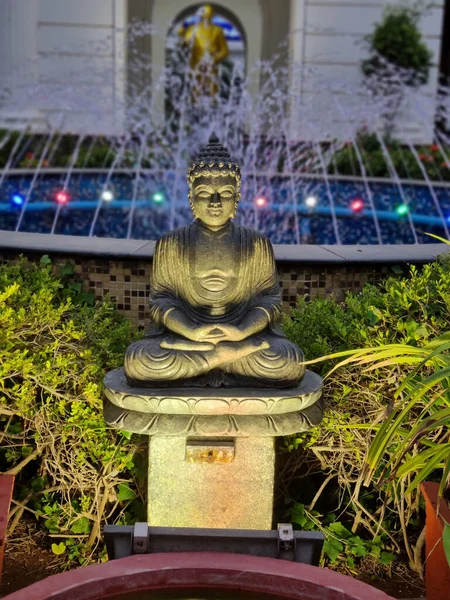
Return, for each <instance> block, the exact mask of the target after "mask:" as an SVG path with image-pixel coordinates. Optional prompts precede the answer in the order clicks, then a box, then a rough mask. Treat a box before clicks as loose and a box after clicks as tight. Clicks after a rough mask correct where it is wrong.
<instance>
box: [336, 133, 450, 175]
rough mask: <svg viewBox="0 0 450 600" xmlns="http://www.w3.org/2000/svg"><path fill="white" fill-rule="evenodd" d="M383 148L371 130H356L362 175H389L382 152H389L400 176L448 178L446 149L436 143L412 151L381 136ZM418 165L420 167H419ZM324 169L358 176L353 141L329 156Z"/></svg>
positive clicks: (449, 155) (449, 166)
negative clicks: (326, 166) (357, 131)
mask: <svg viewBox="0 0 450 600" xmlns="http://www.w3.org/2000/svg"><path fill="white" fill-rule="evenodd" d="M384 143H385V150H384V152H383V148H382V146H381V143H380V139H379V137H378V136H377V135H376V134H374V133H366V132H360V133H359V134H358V136H357V138H356V144H357V146H358V149H359V154H360V156H361V159H362V163H363V166H364V169H365V173H366V175H369V176H372V177H387V178H392V175H393V173H392V172H391V170H390V169H389V165H388V161H387V160H386V156H385V152H387V153H388V154H389V157H390V160H391V162H392V165H393V167H394V169H395V172H396V173H397V175H398V176H399V177H400V178H402V179H419V180H423V179H425V175H424V172H425V174H426V176H427V177H428V178H429V179H431V180H432V181H433V180H435V181H439V180H443V181H450V150H449V149H448V148H447V147H440V146H439V145H437V144H431V145H430V146H418V147H416V148H415V149H414V150H415V153H414V152H413V150H412V149H411V148H410V147H409V146H403V145H401V144H400V142H398V141H396V140H393V139H389V140H388V139H384ZM421 167H422V168H421ZM328 172H329V173H332V174H336V175H357V176H362V175H363V172H362V169H361V160H360V159H359V157H358V154H357V152H356V150H355V146H354V144H350V143H349V144H347V145H345V146H344V147H343V148H341V149H339V150H338V151H337V152H335V153H334V155H333V156H332V157H331V160H330V162H329V166H328Z"/></svg>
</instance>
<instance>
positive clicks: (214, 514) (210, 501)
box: [148, 435, 275, 530]
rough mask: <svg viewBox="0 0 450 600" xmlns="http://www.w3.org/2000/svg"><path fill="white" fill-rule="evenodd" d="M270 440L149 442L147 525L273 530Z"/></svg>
mask: <svg viewBox="0 0 450 600" xmlns="http://www.w3.org/2000/svg"><path fill="white" fill-rule="evenodd" d="M274 470H275V440H274V438H273V437H251V438H246V437H238V438H234V439H233V438H231V439H230V438H227V439H223V440H220V439H211V438H203V439H197V440H188V439H187V438H186V437H168V436H160V435H155V436H152V437H151V438H150V440H149V470H148V523H149V525H151V526H154V527H199V528H215V529H266V530H267V529H271V528H272V509H273V486H274Z"/></svg>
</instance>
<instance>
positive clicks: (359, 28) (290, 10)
mask: <svg viewBox="0 0 450 600" xmlns="http://www.w3.org/2000/svg"><path fill="white" fill-rule="evenodd" d="M443 2H444V0H437V1H436V2H435V3H434V4H433V5H432V6H431V7H430V9H429V10H428V11H427V13H426V15H425V16H424V17H423V19H422V20H421V23H420V27H421V30H422V33H423V35H424V38H425V41H426V43H427V44H428V46H429V48H430V49H431V50H432V52H433V67H432V70H431V74H430V78H429V81H428V83H427V85H426V86H424V87H422V88H421V90H420V95H421V99H422V105H421V108H420V110H421V111H422V116H421V117H420V118H418V117H417V114H418V113H419V112H420V111H417V110H416V111H415V116H411V115H412V113H410V112H408V111H406V112H405V113H404V115H403V119H402V122H401V132H402V136H403V137H404V138H407V139H408V140H410V141H414V142H422V141H427V140H429V139H430V137H432V131H433V125H434V109H433V107H434V98H435V96H436V89H437V81H438V72H439V65H440V64H443V62H442V54H443V48H442V30H443V24H444V21H445V19H444V8H445V6H444V3H443ZM211 4H212V5H213V7H214V8H215V9H216V13H217V14H218V15H219V17H221V18H222V19H223V20H224V22H228V23H230V24H231V25H232V27H233V28H234V30H235V31H238V32H239V35H240V44H241V46H242V48H241V50H242V52H241V55H242V60H243V62H244V70H245V71H246V72H247V73H250V72H251V73H252V79H251V84H250V90H251V92H252V93H253V94H257V93H258V89H259V84H260V82H259V79H258V77H257V76H255V73H256V74H257V72H258V64H259V62H260V61H267V60H270V59H271V57H273V56H274V55H278V58H277V59H276V60H275V62H274V68H276V67H277V66H280V65H281V66H282V65H284V66H286V64H287V62H288V61H289V60H292V61H293V63H295V64H296V65H297V66H298V68H297V71H298V72H301V73H302V76H301V77H302V81H301V86H300V92H299V93H301V95H302V97H303V99H307V98H308V95H309V96H311V97H312V96H313V95H314V93H316V90H315V86H316V85H317V84H316V82H317V81H322V82H325V83H324V85H326V82H327V81H334V82H341V83H342V85H343V86H349V87H352V86H357V85H359V83H360V81H361V71H360V62H361V60H362V59H363V58H364V56H365V49H364V45H363V43H362V42H363V39H364V36H365V35H366V34H368V33H370V32H371V31H372V30H373V27H374V24H375V23H376V22H377V21H379V20H380V18H381V15H382V11H383V8H384V6H385V5H386V4H387V2H385V1H384V0H221V1H220V2H213V3H211ZM200 5H201V3H195V2H192V1H191V0H76V1H72V0H2V1H1V2H0V78H1V82H2V85H1V88H2V90H3V91H2V95H1V96H0V103H1V104H0V118H1V121H2V125H3V126H9V127H14V126H15V127H20V126H23V124H24V123H29V122H32V123H33V124H34V125H33V127H34V128H35V130H36V129H37V130H39V129H40V128H41V129H42V128H45V129H47V130H48V129H49V128H50V129H52V128H53V129H55V130H65V131H77V132H80V131H81V132H83V133H86V134H91V133H97V134H111V133H119V132H120V131H121V129H122V128H123V126H124V120H125V114H126V110H127V103H128V101H129V100H128V99H129V97H130V95H131V90H133V91H134V93H136V91H137V90H139V89H144V88H145V87H146V86H147V89H152V93H153V95H154V98H155V100H152V101H155V102H161V99H159V100H158V99H157V98H158V89H157V88H158V85H157V83H156V82H157V74H158V70H161V71H162V69H163V67H164V64H165V61H166V55H167V36H168V32H170V31H172V30H173V26H174V23H176V22H177V20H178V21H179V20H180V19H183V18H187V17H189V15H191V14H194V12H195V11H196V10H197V8H198V7H199V6H200ZM134 22H140V23H143V24H144V26H143V28H142V30H141V32H140V34H134V35H131V34H130V33H129V25H130V24H131V23H134ZM238 37H239V36H238ZM238 41H239V40H238ZM236 43H237V42H236ZM236 48H237V46H236ZM239 51H240V50H239ZM236 53H238V50H236ZM136 57H141V58H139V59H138V58H136ZM142 57H144V59H143V58H142ZM146 62H151V64H152V69H148V68H147V65H146ZM447 62H448V61H447ZM444 63H445V61H444ZM291 76H292V85H293V86H294V85H297V84H298V82H295V81H294V75H291ZM161 93H162V92H161ZM333 93H336V94H339V90H338V91H336V92H333ZM160 95H161V94H160ZM423 98H425V103H423ZM426 99H428V100H426ZM409 101H410V102H414V98H412V99H411V98H410V100H409ZM343 118H344V119H345V118H347V117H343ZM335 134H336V135H337V136H338V137H342V136H344V137H345V128H344V129H342V128H339V127H338V128H337V130H336V132H334V133H333V135H335ZM293 135H294V136H295V135H301V132H298V131H296V130H295V127H294V128H293Z"/></svg>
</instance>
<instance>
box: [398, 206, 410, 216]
mask: <svg viewBox="0 0 450 600" xmlns="http://www.w3.org/2000/svg"><path fill="white" fill-rule="evenodd" d="M408 211H409V208H408V205H407V204H400V205H399V206H397V208H396V209H395V212H396V213H397V214H398V216H399V217H402V216H403V215H406V214H408Z"/></svg>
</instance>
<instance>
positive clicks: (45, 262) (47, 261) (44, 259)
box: [39, 254, 52, 265]
mask: <svg viewBox="0 0 450 600" xmlns="http://www.w3.org/2000/svg"><path fill="white" fill-rule="evenodd" d="M39 262H40V263H41V265H49V264H50V263H51V262H52V261H51V258H50V257H49V255H48V254H44V255H43V256H41V260H40V261H39Z"/></svg>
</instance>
